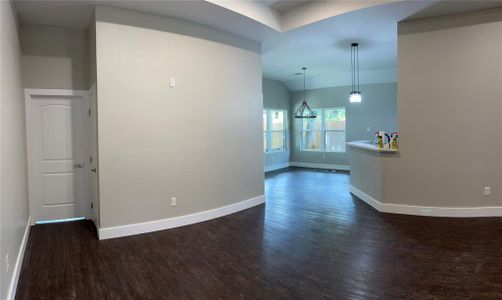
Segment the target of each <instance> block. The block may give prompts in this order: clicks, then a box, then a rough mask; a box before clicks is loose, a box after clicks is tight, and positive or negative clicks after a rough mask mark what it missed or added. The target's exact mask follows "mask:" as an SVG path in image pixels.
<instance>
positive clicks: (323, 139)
mask: <svg viewBox="0 0 502 300" xmlns="http://www.w3.org/2000/svg"><path fill="white" fill-rule="evenodd" d="M340 108H343V109H344V110H345V117H347V110H346V108H345V107H343V106H340V107H324V108H313V110H321V118H322V119H321V129H310V130H304V129H303V119H299V120H300V122H301V125H300V151H302V152H319V153H347V148H345V151H329V150H326V136H327V134H326V133H327V132H344V133H346V132H347V127H345V130H335V129H326V122H325V121H326V120H325V111H326V110H336V109H340ZM345 126H347V120H346V119H345ZM316 131H320V132H321V149H303V132H316Z"/></svg>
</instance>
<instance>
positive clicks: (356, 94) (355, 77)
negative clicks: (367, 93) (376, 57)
mask: <svg viewBox="0 0 502 300" xmlns="http://www.w3.org/2000/svg"><path fill="white" fill-rule="evenodd" d="M350 67H351V72H352V91H351V92H350V98H349V99H350V102H352V103H357V102H361V100H362V96H361V91H360V90H359V44H358V43H352V44H351V45H350Z"/></svg>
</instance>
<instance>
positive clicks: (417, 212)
mask: <svg viewBox="0 0 502 300" xmlns="http://www.w3.org/2000/svg"><path fill="white" fill-rule="evenodd" d="M350 192H351V193H352V194H354V195H355V196H357V197H358V198H360V199H361V200H363V201H364V202H366V203H367V204H368V205H370V206H371V207H373V208H374V209H376V210H378V211H379V212H383V213H391V214H401V215H413V216H427V217H451V218H474V217H502V207H500V206H481V207H437V206H415V205H403V204H393V203H382V202H380V201H378V200H376V199H374V198H373V197H371V196H369V195H367V194H366V193H364V192H363V191H361V190H359V189H358V188H356V187H354V186H352V185H351V186H350Z"/></svg>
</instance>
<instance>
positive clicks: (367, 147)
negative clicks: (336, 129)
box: [347, 141, 398, 153]
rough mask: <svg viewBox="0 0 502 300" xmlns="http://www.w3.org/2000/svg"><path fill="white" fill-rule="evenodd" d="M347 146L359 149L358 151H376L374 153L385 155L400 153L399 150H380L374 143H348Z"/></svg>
mask: <svg viewBox="0 0 502 300" xmlns="http://www.w3.org/2000/svg"><path fill="white" fill-rule="evenodd" d="M347 146H349V147H353V148H358V149H364V150H369V151H374V152H383V153H396V152H398V150H397V149H390V148H378V147H377V146H375V145H373V142H372V141H354V142H348V143H347Z"/></svg>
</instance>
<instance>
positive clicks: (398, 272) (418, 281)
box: [17, 168, 502, 299]
mask: <svg viewBox="0 0 502 300" xmlns="http://www.w3.org/2000/svg"><path fill="white" fill-rule="evenodd" d="M348 182H349V176H348V174H347V173H340V172H338V173H333V172H329V171H316V170H307V169H294V168H290V169H287V170H283V171H278V172H274V173H270V174H268V175H267V178H266V194H267V203H266V206H265V205H261V206H258V207H255V208H251V209H248V210H246V211H243V212H240V213H236V214H233V215H230V216H227V217H223V218H219V219H216V220H212V221H208V222H204V223H199V224H196V225H191V226H186V227H182V228H177V229H171V230H166V231H161V232H155V233H149V234H143V235H138V236H132V237H126V238H118V239H113V240H105V241H101V242H100V241H98V240H97V239H96V233H95V230H94V228H93V225H92V224H91V223H90V222H88V221H80V222H72V223H66V224H47V225H37V226H35V227H33V228H32V231H31V235H30V240H29V243H28V248H27V252H26V256H25V260H24V264H23V269H22V274H21V278H20V283H19V286H18V292H17V299H374V298H380V299H404V298H413V299H432V298H434V299H435V298H442V299H459V298H464V297H470V298H472V299H485V298H490V299H502V220H501V219H498V218H481V219H448V218H425V217H412V216H401V215H391V214H380V213H378V212H376V211H375V210H373V209H372V208H370V207H368V206H367V205H366V204H364V203H363V202H362V201H360V200H357V199H355V198H353V197H352V196H351V195H350V194H349V192H348V185H349V183H348Z"/></svg>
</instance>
